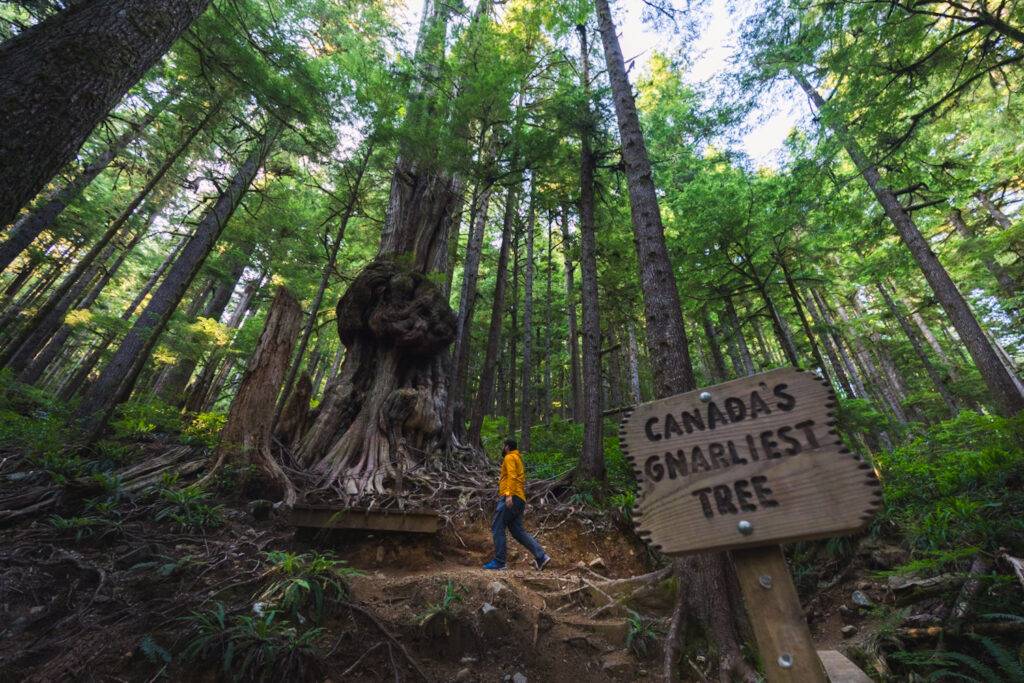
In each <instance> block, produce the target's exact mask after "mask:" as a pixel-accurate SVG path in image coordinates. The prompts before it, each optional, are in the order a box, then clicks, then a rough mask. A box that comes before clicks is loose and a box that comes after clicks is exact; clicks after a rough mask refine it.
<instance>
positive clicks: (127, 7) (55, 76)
mask: <svg viewBox="0 0 1024 683" xmlns="http://www.w3.org/2000/svg"><path fill="white" fill-rule="evenodd" d="M208 4H209V0H91V1H90V2H80V3H76V4H74V5H73V6H71V7H70V8H69V9H67V10H65V11H63V12H60V13H58V14H55V15H53V16H51V17H50V18H48V19H46V20H44V21H42V22H40V23H39V24H37V25H35V26H32V27H30V28H28V29H26V30H25V31H23V32H22V33H20V34H18V35H17V36H15V37H14V38H12V39H10V40H8V41H7V42H5V43H4V44H3V45H0V130H3V131H18V134H17V135H4V136H3V137H2V140H0V159H3V160H4V163H3V166H2V167H0V224H7V223H9V222H10V221H12V220H14V217H15V215H17V213H18V210H19V209H21V208H22V207H23V206H25V204H27V203H28V202H29V200H31V199H32V198H33V197H35V196H36V195H37V194H39V192H40V190H42V188H43V187H44V186H45V185H46V184H47V183H48V182H49V181H50V180H51V179H52V178H53V177H54V176H56V175H57V173H58V172H59V171H60V169H61V168H63V167H64V166H65V165H66V164H68V163H69V162H71V160H72V159H74V158H75V154H77V153H78V150H79V148H80V147H81V146H82V143H83V142H85V139H86V138H87V137H88V136H89V134H90V133H92V131H93V129H94V128H96V126H97V125H98V124H99V122H100V121H102V120H103V118H104V117H105V116H106V115H107V114H108V113H109V112H110V110H111V109H113V108H114V106H115V105H116V104H117V103H118V102H119V101H120V100H121V98H122V97H124V95H125V93H127V92H128V89H129V88H131V87H132V86H133V85H135V84H136V83H137V82H138V81H139V79H140V78H141V77H142V75H143V74H145V73H146V71H148V70H149V68H150V67H152V66H153V65H154V64H156V63H157V61H158V60H159V59H160V58H161V57H163V55H164V53H165V52H167V50H168V49H169V48H170V46H171V44H172V43H173V42H174V41H175V40H176V39H177V38H178V36H179V35H181V33H182V32H183V31H184V30H185V29H186V28H188V27H189V25H190V24H191V23H192V22H193V21H194V20H195V19H196V17H198V16H199V15H200V14H202V12H203V10H205V9H206V6H207V5H208ZM71 92H74V93H75V96H74V97H69V95H68V93H71Z"/></svg>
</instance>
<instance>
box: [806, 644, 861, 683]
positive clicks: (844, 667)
mask: <svg viewBox="0 0 1024 683" xmlns="http://www.w3.org/2000/svg"><path fill="white" fill-rule="evenodd" d="M818 659H820V660H821V665H822V666H824V667H825V675H826V676H828V680H829V682H830V683H873V681H872V680H871V677H870V676H868V675H867V674H866V673H864V672H863V671H862V670H861V669H860V667H858V666H857V665H856V664H854V663H853V662H851V661H850V660H849V659H847V658H846V655H844V654H843V653H842V652H839V651H838V650H818Z"/></svg>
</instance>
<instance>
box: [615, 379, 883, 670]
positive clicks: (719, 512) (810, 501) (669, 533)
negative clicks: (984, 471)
mask: <svg viewBox="0 0 1024 683" xmlns="http://www.w3.org/2000/svg"><path fill="white" fill-rule="evenodd" d="M835 407H836V399H835V394H834V393H833V392H832V388H831V386H830V385H829V384H828V383H827V382H825V381H823V380H822V379H820V378H819V377H817V376H816V375H814V374H811V373H809V372H804V371H801V370H796V369H791V368H784V369H780V370H772V371H771V372H766V373H762V374H760V375H754V376H752V377H745V378H743V379H738V380H734V381H732V382H726V383H724V384H719V385H717V386H713V387H709V388H707V389H702V390H698V391H692V392H689V393H686V394H679V395H677V396H671V397H669V398H665V399H661V400H659V401H653V402H651V403H645V404H643V405H640V406H637V407H636V408H634V409H633V410H631V411H630V412H628V413H626V415H625V416H624V417H623V420H622V423H621V425H620V428H619V441H620V443H621V446H622V452H623V454H624V455H625V456H626V457H627V458H628V459H629V461H630V462H631V463H632V465H633V469H634V472H635V473H636V477H637V481H638V482H639V486H640V498H639V501H638V502H637V505H636V508H635V509H634V520H635V521H636V526H637V532H638V533H639V534H640V536H641V537H642V538H644V539H645V540H647V542H648V543H650V544H651V545H652V546H653V547H654V548H656V549H657V550H660V551H661V552H663V553H665V554H666V555H686V554H689V553H697V552H707V551H714V550H729V551H732V558H733V563H734V565H735V567H736V573H737V575H738V576H739V581H740V587H741V588H742V590H743V598H744V601H745V603H746V605H747V612H748V614H749V616H750V622H751V626H752V627H753V629H754V635H755V638H756V639H757V646H758V649H759V650H760V652H761V657H762V660H763V662H764V667H765V674H766V676H767V678H768V680H769V681H770V682H771V683H775V682H776V681H799V682H801V683H802V682H804V681H811V682H814V681H825V680H826V679H825V675H824V673H823V670H822V667H821V663H820V662H819V660H818V657H817V654H816V652H815V650H814V644H813V643H812V641H811V634H810V630H809V629H808V627H807V622H806V620H805V619H804V617H803V612H802V610H801V608H800V602H799V600H798V598H797V594H796V589H795V587H794V586H793V580H792V577H791V576H790V574H789V569H788V568H787V567H786V561H785V559H784V557H783V555H782V549H781V548H780V547H779V544H780V543H785V542H789V541H801V540H809V539H814V538H824V537H828V536H835V535H839V534H845V533H851V532H854V531H857V530H859V529H862V528H863V527H864V526H865V525H866V524H867V522H868V520H870V519H871V517H872V515H873V514H874V512H875V510H877V508H878V506H879V505H880V504H881V489H880V488H879V484H878V480H877V479H876V478H875V475H874V472H873V470H872V469H871V467H870V466H869V465H868V464H867V463H865V462H863V461H862V460H861V459H860V457H859V456H857V455H855V454H853V453H851V452H850V450H849V449H847V448H846V447H845V446H843V444H842V442H841V441H840V440H839V438H838V436H837V433H836V430H835V424H836V422H835V415H834V409H835Z"/></svg>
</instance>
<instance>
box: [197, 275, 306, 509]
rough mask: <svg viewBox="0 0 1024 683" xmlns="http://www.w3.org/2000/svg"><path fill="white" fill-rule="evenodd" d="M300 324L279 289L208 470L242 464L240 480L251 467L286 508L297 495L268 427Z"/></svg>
mask: <svg viewBox="0 0 1024 683" xmlns="http://www.w3.org/2000/svg"><path fill="white" fill-rule="evenodd" d="M301 323H302V308H301V307H300V306H299V302H298V301H296V300H295V297H293V296H292V295H291V293H290V292H289V291H288V290H286V289H285V288H284V287H279V288H278V290H277V295H276V296H275V297H274V303H273V304H272V305H271V306H270V314H269V315H268V316H267V322H266V324H265V325H264V326H263V333H262V334H261V335H260V341H259V344H258V345H257V347H256V353H254V354H253V356H252V359H251V360H250V361H249V366H248V367H247V368H246V370H245V375H244V376H243V377H242V382H241V384H240V385H239V387H238V393H237V394H236V395H235V399H234V400H233V401H232V402H231V409H230V410H229V411H228V419H227V422H225V423H224V429H223V430H221V433H220V444H219V446H218V455H217V463H216V464H215V465H214V467H213V468H212V469H213V470H216V469H217V467H218V466H219V465H220V464H222V463H224V462H226V461H227V462H233V463H235V464H237V465H240V466H242V467H239V468H238V471H239V472H241V473H242V476H243V477H245V476H246V473H247V472H248V471H249V470H248V468H247V467H244V466H245V465H252V466H255V468H256V471H257V472H258V477H259V478H260V479H262V480H264V482H265V483H266V484H267V485H269V486H270V487H271V488H273V489H274V490H275V492H277V493H279V494H280V495H281V497H282V499H283V500H284V503H285V505H292V504H294V503H295V499H296V491H295V486H294V484H292V483H291V481H290V480H289V479H288V476H287V475H286V474H285V473H284V470H282V469H281V466H280V465H279V464H278V463H277V461H276V460H275V459H274V456H273V454H272V452H271V426H270V424H271V421H272V420H273V417H274V406H275V405H276V404H277V394H278V392H279V391H280V389H281V382H282V380H283V379H284V373H285V371H286V370H287V369H288V361H289V359H290V358H291V355H292V349H293V348H294V346H295V337H296V336H297V334H298V332H299V325H300V324H301ZM208 478H209V475H207V479H208ZM240 483H241V484H242V485H243V486H244V485H246V484H247V483H248V482H247V481H246V480H245V479H243V480H242V481H241V482H240Z"/></svg>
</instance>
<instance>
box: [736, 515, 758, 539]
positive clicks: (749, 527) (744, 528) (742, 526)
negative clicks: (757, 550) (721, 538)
mask: <svg viewBox="0 0 1024 683" xmlns="http://www.w3.org/2000/svg"><path fill="white" fill-rule="evenodd" d="M736 528H737V529H738V530H739V532H740V533H741V534H743V535H744V536H749V535H750V534H752V533H754V525H753V524H751V523H750V522H748V521H747V520H745V519H741V520H740V521H739V524H737V525H736Z"/></svg>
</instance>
